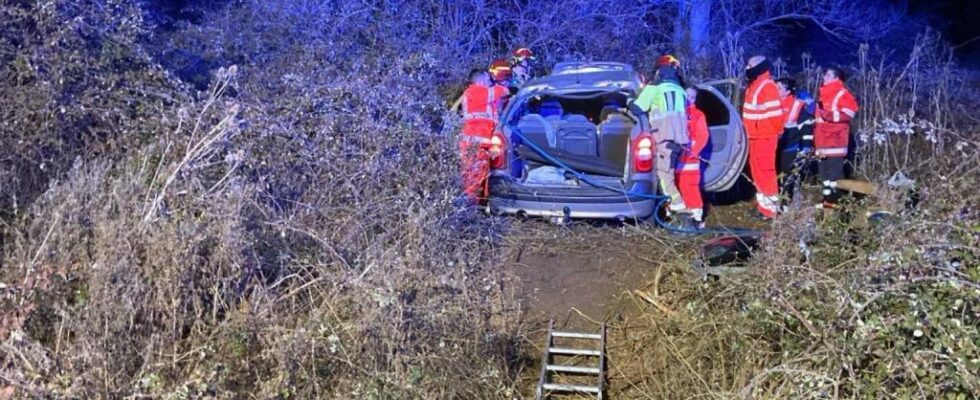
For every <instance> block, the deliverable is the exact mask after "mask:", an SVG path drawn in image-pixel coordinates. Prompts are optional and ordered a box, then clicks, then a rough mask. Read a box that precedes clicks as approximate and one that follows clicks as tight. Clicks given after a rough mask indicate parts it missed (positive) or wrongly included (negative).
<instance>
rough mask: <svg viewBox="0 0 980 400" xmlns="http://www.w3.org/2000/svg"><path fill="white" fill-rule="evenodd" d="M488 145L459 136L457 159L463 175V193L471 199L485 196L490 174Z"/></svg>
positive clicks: (477, 199)
mask: <svg viewBox="0 0 980 400" xmlns="http://www.w3.org/2000/svg"><path fill="white" fill-rule="evenodd" d="M488 150H489V149H488V146H487V145H486V144H482V143H479V142H476V141H472V140H468V138H467V136H466V135H462V136H460V140H459V159H460V161H462V162H461V164H462V165H461V166H460V171H461V173H462V176H463V193H464V194H466V196H468V197H469V198H470V199H471V200H473V201H480V200H481V199H484V198H486V197H487V185H486V182H487V176H489V175H490V154H489V152H488Z"/></svg>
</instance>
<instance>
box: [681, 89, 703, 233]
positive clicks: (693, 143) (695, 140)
mask: <svg viewBox="0 0 980 400" xmlns="http://www.w3.org/2000/svg"><path fill="white" fill-rule="evenodd" d="M697 98H698V90H697V89H696V88H693V87H689V88H687V136H688V139H689V141H690V144H689V145H688V146H686V147H685V148H684V151H683V153H681V156H680V160H679V162H678V166H677V186H678V188H679V189H680V192H681V197H683V199H684V204H685V205H686V206H687V209H686V210H685V211H684V212H683V213H682V214H681V215H685V214H686V215H685V218H690V220H691V223H690V225H691V226H692V227H693V228H694V229H702V228H704V203H703V201H702V200H701V151H702V150H704V147H705V145H707V144H708V137H709V136H708V120H707V118H705V116H704V113H703V112H701V110H699V109H698V107H697V106H696V105H695V103H696V102H697Z"/></svg>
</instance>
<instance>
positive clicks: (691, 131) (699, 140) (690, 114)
mask: <svg viewBox="0 0 980 400" xmlns="http://www.w3.org/2000/svg"><path fill="white" fill-rule="evenodd" d="M687 135H688V138H689V140H690V147H688V148H687V149H686V150H685V151H684V153H683V154H681V156H680V159H679V160H678V162H677V163H678V164H679V165H678V167H677V171H678V172H683V171H695V172H696V171H700V170H701V151H702V150H704V147H705V146H706V145H707V144H708V120H707V118H706V117H705V116H704V113H703V112H701V110H698V108H697V107H695V106H694V105H693V104H691V105H688V106H687Z"/></svg>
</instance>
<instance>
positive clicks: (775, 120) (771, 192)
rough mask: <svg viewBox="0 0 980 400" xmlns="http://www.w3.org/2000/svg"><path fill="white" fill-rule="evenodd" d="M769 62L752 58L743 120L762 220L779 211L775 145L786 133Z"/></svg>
mask: <svg viewBox="0 0 980 400" xmlns="http://www.w3.org/2000/svg"><path fill="white" fill-rule="evenodd" d="M769 69H770V64H769V60H768V59H766V58H765V57H763V56H755V57H752V58H750V59H749V62H748V65H747V66H746V68H745V77H746V79H747V80H748V83H749V86H748V88H747V89H746V90H745V102H744V103H743V105H742V120H743V122H744V124H745V130H746V133H748V137H749V171H750V172H751V174H752V181H753V182H754V183H755V190H756V193H755V203H756V211H755V212H754V213H753V215H754V216H755V217H757V218H760V219H772V218H774V217H775V216H776V213H777V212H778V211H779V185H778V184H777V183H776V144H777V141H778V140H779V133H780V132H782V130H783V119H784V118H783V110H782V105H781V104H780V102H779V91H778V89H777V88H776V83H775V82H773V80H772V77H771V76H770V74H769Z"/></svg>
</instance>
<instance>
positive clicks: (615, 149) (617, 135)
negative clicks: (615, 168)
mask: <svg viewBox="0 0 980 400" xmlns="http://www.w3.org/2000/svg"><path fill="white" fill-rule="evenodd" d="M633 126H635V124H634V123H633V121H632V120H630V119H629V117H627V116H625V115H623V114H621V113H611V114H609V115H608V116H607V117H606V119H605V120H603V122H602V124H601V125H599V156H600V157H602V158H603V159H605V160H607V161H609V162H612V163H615V164H616V165H625V164H626V154H627V152H628V149H629V141H630V132H631V131H632V130H633Z"/></svg>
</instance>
